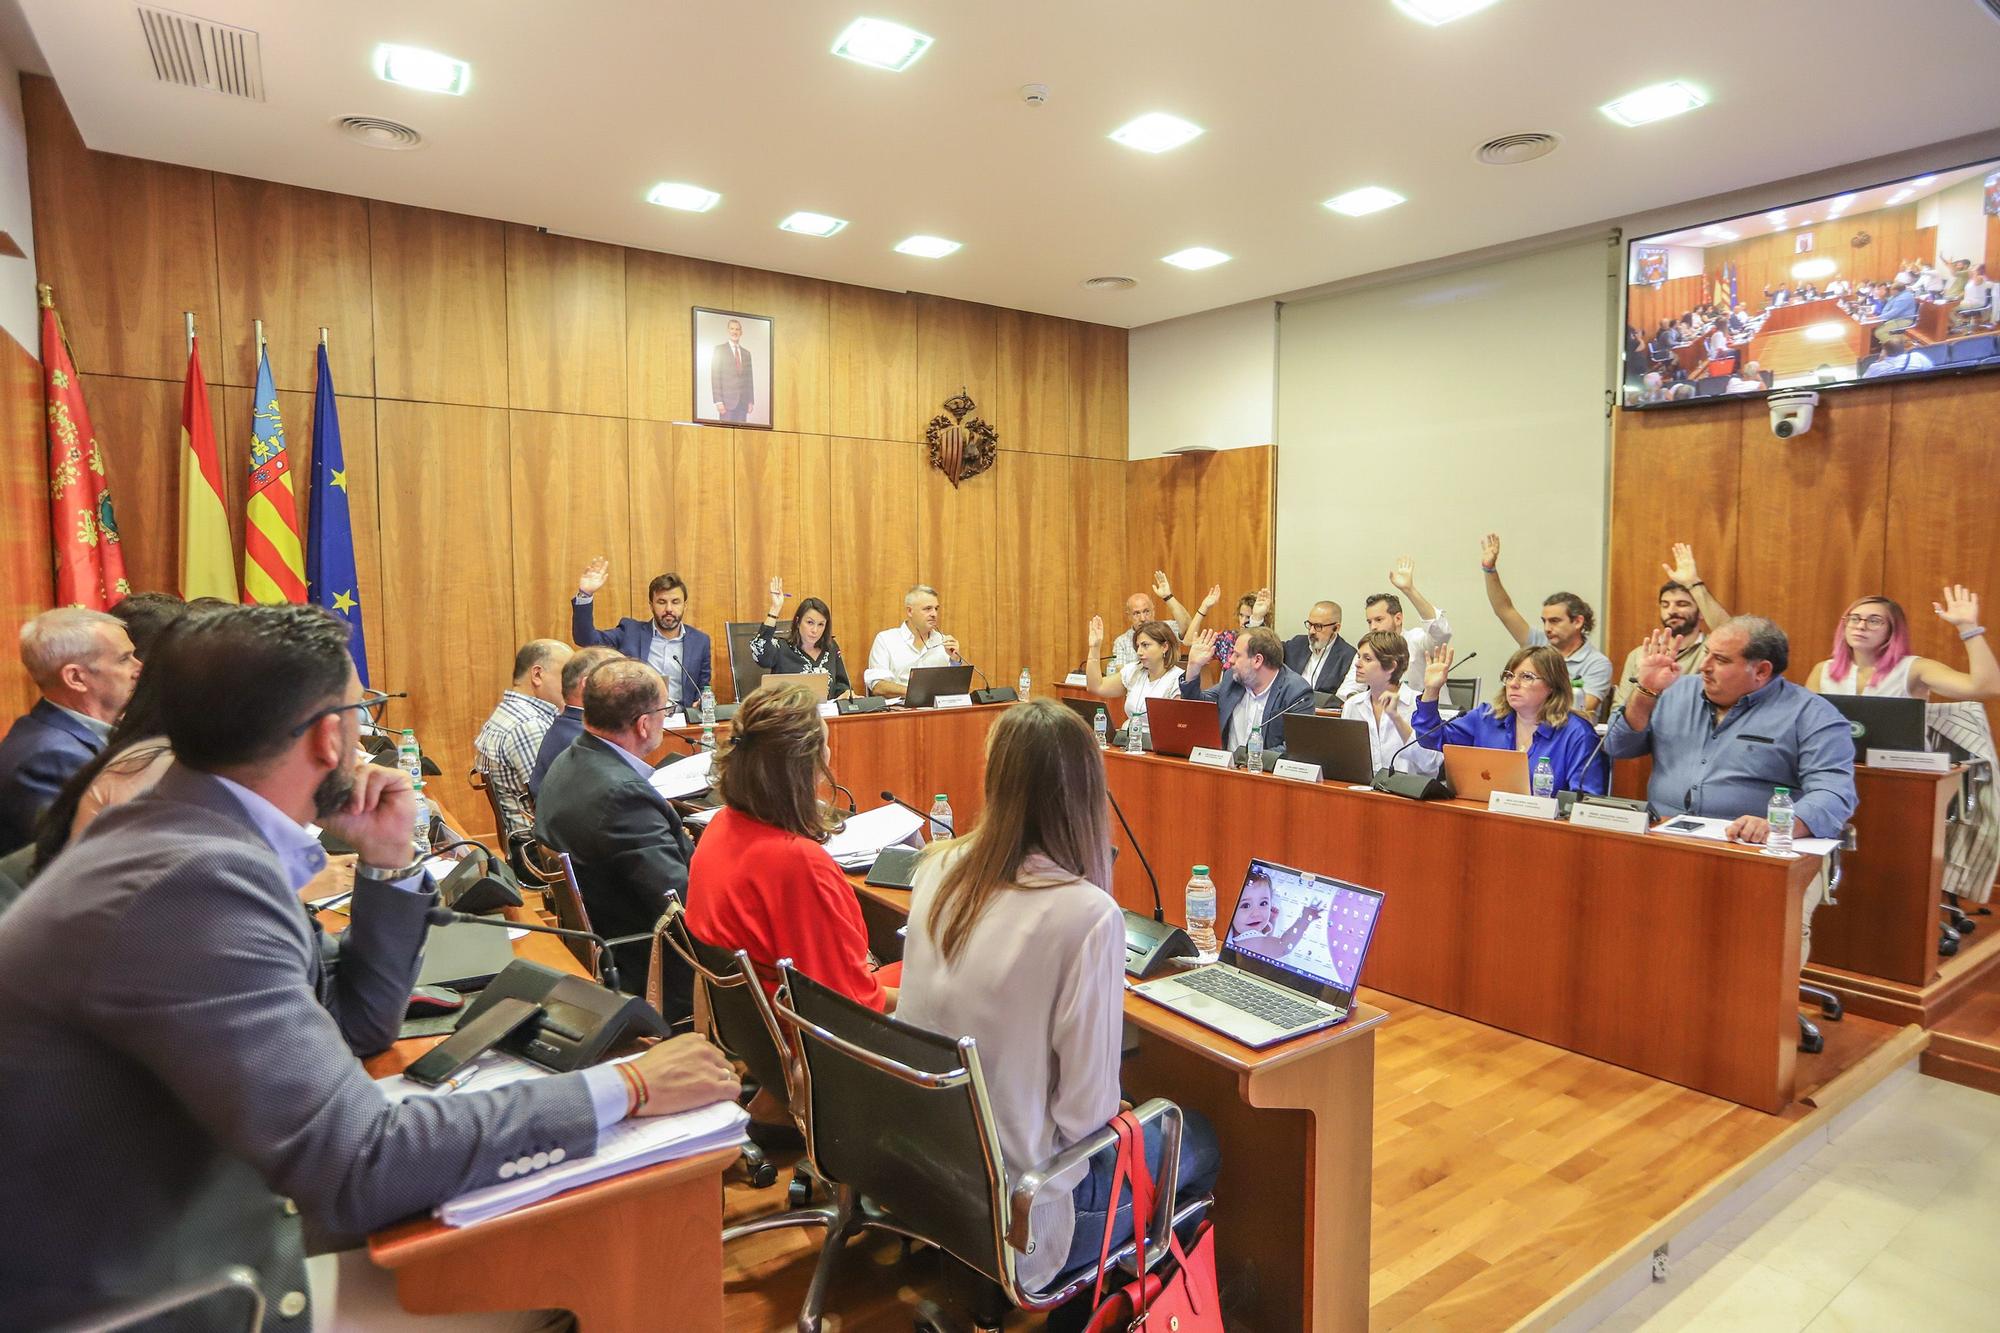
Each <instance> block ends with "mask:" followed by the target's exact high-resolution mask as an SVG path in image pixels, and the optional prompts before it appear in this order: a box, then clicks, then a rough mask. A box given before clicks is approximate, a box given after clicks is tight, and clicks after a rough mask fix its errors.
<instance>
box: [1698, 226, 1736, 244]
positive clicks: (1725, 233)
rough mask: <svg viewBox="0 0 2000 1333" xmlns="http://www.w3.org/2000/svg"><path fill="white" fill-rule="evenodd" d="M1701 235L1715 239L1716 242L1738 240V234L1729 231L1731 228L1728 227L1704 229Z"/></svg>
mask: <svg viewBox="0 0 2000 1333" xmlns="http://www.w3.org/2000/svg"><path fill="white" fill-rule="evenodd" d="M1701 234H1702V235H1704V236H1709V237H1713V238H1714V239H1715V240H1718V241H1733V240H1735V239H1736V233H1735V232H1733V231H1731V230H1729V228H1727V227H1703V228H1702V229H1701Z"/></svg>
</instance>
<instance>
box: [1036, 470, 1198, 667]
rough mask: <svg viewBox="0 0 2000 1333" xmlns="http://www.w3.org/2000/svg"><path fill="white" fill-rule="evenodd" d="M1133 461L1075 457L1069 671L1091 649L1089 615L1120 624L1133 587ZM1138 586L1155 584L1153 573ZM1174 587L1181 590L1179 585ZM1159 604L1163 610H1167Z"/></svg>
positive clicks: (1190, 607) (1107, 624) (1066, 656)
mask: <svg viewBox="0 0 2000 1333" xmlns="http://www.w3.org/2000/svg"><path fill="white" fill-rule="evenodd" d="M1130 466H1131V465H1130V464H1128V463H1120V462H1114V461H1113V460H1111V459H1106V458H1072V459H1071V460H1070V464H1069V468H1070V521H1071V522H1072V523H1073V524H1075V525H1076V532H1077V543H1076V570H1077V577H1076V579H1075V580H1074V582H1073V584H1072V587H1071V590H1070V598H1071V601H1070V607H1071V609H1070V617H1069V622H1070V624H1071V625H1073V626H1074V627H1075V628H1073V629H1072V630H1071V631H1070V638H1069V640H1068V642H1067V645H1066V649H1065V652H1064V653H1063V656H1064V657H1065V658H1066V659H1067V661H1066V662H1065V664H1064V666H1063V671H1064V672H1065V673H1067V672H1069V671H1070V670H1071V669H1072V668H1073V667H1074V666H1075V665H1076V664H1077V663H1079V662H1081V661H1082V660H1083V657H1084V654H1085V653H1086V652H1088V651H1089V650H1090V638H1089V635H1088V634H1087V632H1086V627H1087V626H1088V625H1089V623H1090V618H1091V617H1092V616H1103V617H1104V625H1105V628H1106V629H1110V628H1111V627H1112V626H1114V625H1117V624H1119V622H1120V621H1121V620H1122V619H1123V614H1122V613H1123V608H1124V602H1125V598H1126V596H1127V595H1128V594H1130V593H1131V592H1132V591H1133V588H1132V587H1131V586H1130V585H1128V583H1127V581H1126V577H1125V572H1124V571H1125V569H1126V560H1127V556H1126V544H1127V536H1126V525H1127V523H1128V522H1129V513H1130V509H1129V506H1128V505H1127V504H1126V484H1125V476H1126V472H1127V470H1128V469H1129V468H1130ZM1139 586H1142V587H1151V586H1152V579H1151V577H1150V574H1149V575H1148V576H1147V577H1146V578H1145V580H1144V581H1143V582H1142V583H1141V584H1140V585H1139ZM1174 591H1175V592H1177V593H1178V592H1180V589H1179V588H1176V589H1174ZM1200 596H1201V594H1200V593H1199V592H1197V593H1195V599H1196V600H1195V602H1194V603H1191V604H1190V605H1189V606H1188V609H1189V610H1190V611H1192V610H1193V609H1194V607H1195V606H1196V605H1198V604H1199V602H1200ZM1160 609H1161V611H1162V613H1164V612H1165V610H1166V608H1165V607H1162V608H1160ZM1124 632H1125V631H1124V630H1123V629H1120V630H1119V631H1118V633H1120V634H1123V633H1124Z"/></svg>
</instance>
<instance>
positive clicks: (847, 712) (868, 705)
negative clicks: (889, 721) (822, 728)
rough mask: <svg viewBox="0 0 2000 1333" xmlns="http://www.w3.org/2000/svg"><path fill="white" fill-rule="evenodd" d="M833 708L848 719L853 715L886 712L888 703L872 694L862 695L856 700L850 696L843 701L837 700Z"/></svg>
mask: <svg viewBox="0 0 2000 1333" xmlns="http://www.w3.org/2000/svg"><path fill="white" fill-rule="evenodd" d="M833 706H834V708H835V709H836V710H837V711H838V712H839V713H840V715H841V716H842V717H850V716H852V715H853V714H855V713H884V712H887V711H888V709H889V701H888V700H887V699H884V698H882V697H881V696H879V695H874V694H864V695H861V696H860V697H858V698H857V697H855V696H852V695H850V696H848V697H847V698H845V699H840V700H837V701H836V702H835V703H834V705H833Z"/></svg>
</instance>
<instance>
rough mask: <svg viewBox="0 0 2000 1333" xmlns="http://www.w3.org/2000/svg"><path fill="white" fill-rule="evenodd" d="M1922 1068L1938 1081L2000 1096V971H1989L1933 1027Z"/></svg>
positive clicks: (1955, 998) (1958, 998)
mask: <svg viewBox="0 0 2000 1333" xmlns="http://www.w3.org/2000/svg"><path fill="white" fill-rule="evenodd" d="M1922 1069H1923V1071H1924V1072H1925V1073H1926V1074H1929V1075H1931V1076H1932V1077H1934V1078H1941V1079H1945V1080H1947V1081H1948V1082H1952V1083H1962V1084H1964V1085H1965V1086H1966V1087H1968V1088H1978V1089H1980V1090H1981V1091H1984V1092H1991V1093H2000V969H1987V970H1986V971H1985V972H1983V973H1982V974H1981V975H1980V976H1979V978H1978V979H1977V980H1976V981H1974V982H1973V983H1972V984H1971V985H1969V986H1967V987H1965V988H1964V989H1963V990H1962V991H1960V992H1959V993H1958V994H1957V995H1955V996H1954V997H1953V999H1952V1002H1951V1005H1950V1007H1949V1008H1948V1009H1946V1011H1945V1012H1944V1014H1943V1015H1942V1016H1941V1017H1939V1018H1938V1019H1937V1020H1936V1021H1935V1022H1934V1023H1933V1024H1932V1027H1931V1044H1930V1048H1929V1049H1928V1050H1926V1051H1925V1052H1924V1055H1923V1061H1922Z"/></svg>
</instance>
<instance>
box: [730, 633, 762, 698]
mask: <svg viewBox="0 0 2000 1333" xmlns="http://www.w3.org/2000/svg"><path fill="white" fill-rule="evenodd" d="M722 628H723V637H724V638H725V639H727V640H728V643H729V681H730V684H732V685H734V686H735V687H736V697H737V699H738V700H742V699H746V698H748V697H749V696H750V692H751V691H752V690H754V689H756V688H757V686H758V684H759V683H760V682H762V681H763V679H764V668H763V667H761V666H758V665H757V659H755V658H754V657H752V656H750V641H751V640H753V639H755V638H756V637H757V631H759V630H761V629H763V628H764V624H763V622H762V621H758V620H726V621H724V622H723V624H722Z"/></svg>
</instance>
